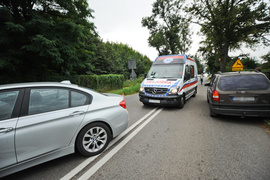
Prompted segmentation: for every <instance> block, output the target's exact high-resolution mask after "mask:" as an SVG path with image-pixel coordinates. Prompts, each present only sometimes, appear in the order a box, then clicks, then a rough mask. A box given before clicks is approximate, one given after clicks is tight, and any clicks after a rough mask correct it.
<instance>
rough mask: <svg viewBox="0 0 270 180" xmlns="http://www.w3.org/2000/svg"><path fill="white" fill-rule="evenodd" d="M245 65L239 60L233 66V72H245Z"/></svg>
mask: <svg viewBox="0 0 270 180" xmlns="http://www.w3.org/2000/svg"><path fill="white" fill-rule="evenodd" d="M243 67H244V66H243V64H242V62H241V61H240V59H237V61H235V63H234V64H233V66H232V70H233V71H243Z"/></svg>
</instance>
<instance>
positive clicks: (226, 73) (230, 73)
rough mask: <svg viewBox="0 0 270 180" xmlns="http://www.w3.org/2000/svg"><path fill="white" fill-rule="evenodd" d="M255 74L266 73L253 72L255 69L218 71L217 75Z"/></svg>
mask: <svg viewBox="0 0 270 180" xmlns="http://www.w3.org/2000/svg"><path fill="white" fill-rule="evenodd" d="M253 74H260V75H264V74H263V73H261V72H253V71H237V72H223V73H218V74H216V75H218V76H239V75H253Z"/></svg>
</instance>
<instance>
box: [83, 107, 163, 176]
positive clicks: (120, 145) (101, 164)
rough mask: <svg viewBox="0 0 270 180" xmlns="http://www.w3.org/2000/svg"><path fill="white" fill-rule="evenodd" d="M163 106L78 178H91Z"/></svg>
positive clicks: (157, 112)
mask: <svg viewBox="0 0 270 180" xmlns="http://www.w3.org/2000/svg"><path fill="white" fill-rule="evenodd" d="M161 111H162V108H161V109H159V110H158V111H156V112H155V113H154V114H153V115H152V116H151V117H149V118H148V119H147V120H146V121H145V122H143V123H142V124H141V125H140V126H139V127H137V128H136V129H135V130H134V131H133V132H132V133H131V134H130V135H128V136H127V137H126V138H125V139H124V140H123V141H121V142H120V143H119V144H118V145H117V146H115V147H114V148H113V149H112V150H111V151H110V152H109V153H108V154H106V155H105V156H104V157H103V158H102V159H101V160H100V161H98V162H97V163H96V164H95V165H94V166H93V167H91V168H90V169H89V170H88V171H87V172H85V173H84V174H83V175H82V176H81V177H80V178H79V179H78V180H85V179H89V178H91V176H92V175H93V174H94V173H95V172H96V171H97V170H98V169H99V168H101V167H102V166H103V165H104V164H105V163H106V162H107V161H109V160H110V159H111V157H113V155H115V154H116V153H117V152H118V151H119V150H120V149H121V148H122V147H123V146H125V145H126V144H127V143H128V142H129V141H130V140H131V139H132V138H133V137H134V136H135V135H136V134H138V133H139V132H140V130H142V129H143V128H144V126H146V125H147V124H148V123H149V122H150V121H151V120H152V119H154V117H156V116H157V115H158V114H159V113H160V112H161Z"/></svg>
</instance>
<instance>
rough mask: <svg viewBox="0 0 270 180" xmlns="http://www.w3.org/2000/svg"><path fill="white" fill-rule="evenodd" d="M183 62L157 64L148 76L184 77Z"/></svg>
mask: <svg viewBox="0 0 270 180" xmlns="http://www.w3.org/2000/svg"><path fill="white" fill-rule="evenodd" d="M182 74H183V64H170V65H169V64H156V65H153V66H152V67H151V69H150V70H149V73H148V74H147V78H182Z"/></svg>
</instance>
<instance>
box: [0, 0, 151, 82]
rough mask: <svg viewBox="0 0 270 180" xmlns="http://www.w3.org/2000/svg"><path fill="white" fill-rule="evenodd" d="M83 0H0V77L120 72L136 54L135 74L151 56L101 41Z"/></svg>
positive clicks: (32, 78)
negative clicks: (136, 69)
mask: <svg viewBox="0 0 270 180" xmlns="http://www.w3.org/2000/svg"><path fill="white" fill-rule="evenodd" d="M92 12H93V11H92V10H91V9H90V8H89V7H88V3H87V0H75V1H74V0H0V36H1V39H0V77H1V79H12V78H13V77H15V76H16V79H15V80H9V81H7V82H18V81H43V80H47V79H51V78H48V77H51V76H53V75H55V76H61V77H62V76H70V75H76V74H91V75H93V74H97V75H100V74H116V73H119V74H123V75H125V77H128V71H129V70H128V67H127V61H128V60H129V59H131V58H132V59H136V61H137V67H138V71H139V73H144V71H146V69H147V68H150V65H149V64H151V61H150V60H149V59H148V58H147V57H145V56H143V55H141V54H139V53H138V52H136V51H134V50H133V49H132V48H130V47H128V46H127V45H123V44H115V43H104V42H103V41H102V40H101V39H100V37H99V36H98V34H97V33H96V30H95V26H94V24H93V23H91V22H89V18H93V16H92Z"/></svg>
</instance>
